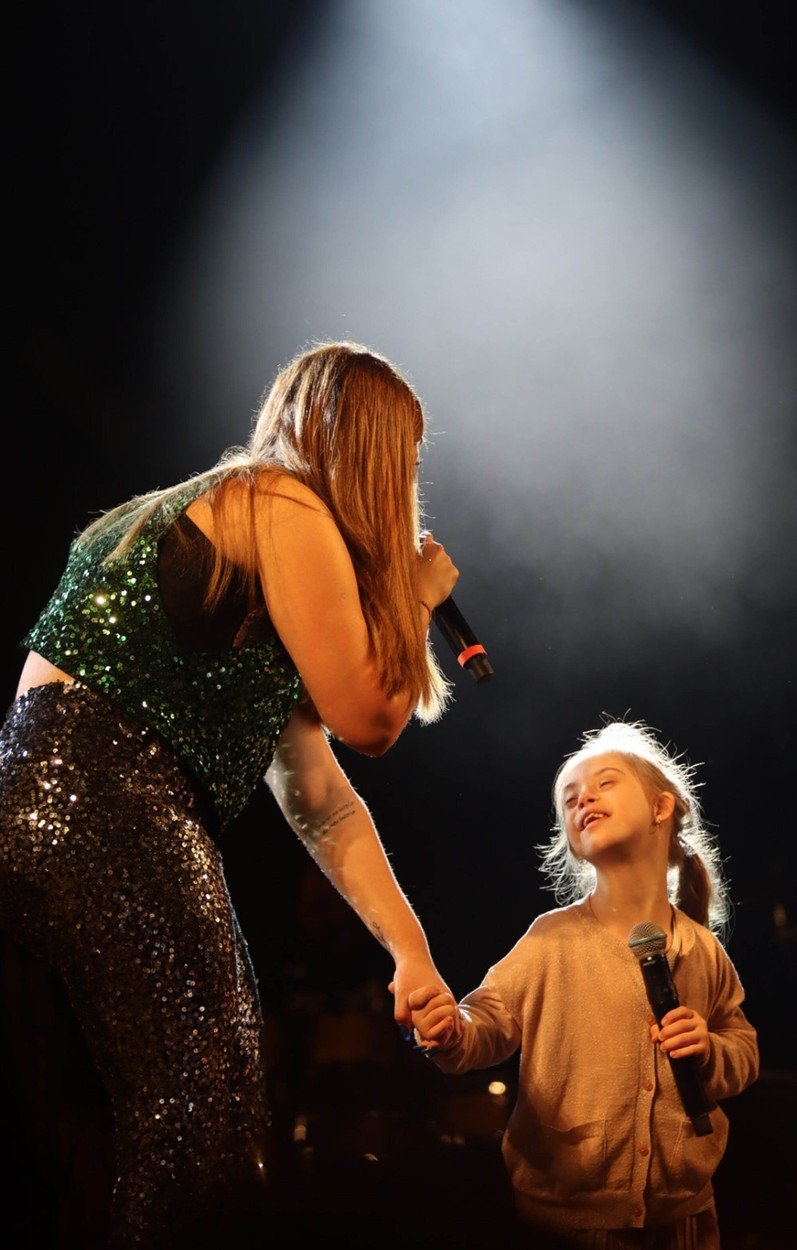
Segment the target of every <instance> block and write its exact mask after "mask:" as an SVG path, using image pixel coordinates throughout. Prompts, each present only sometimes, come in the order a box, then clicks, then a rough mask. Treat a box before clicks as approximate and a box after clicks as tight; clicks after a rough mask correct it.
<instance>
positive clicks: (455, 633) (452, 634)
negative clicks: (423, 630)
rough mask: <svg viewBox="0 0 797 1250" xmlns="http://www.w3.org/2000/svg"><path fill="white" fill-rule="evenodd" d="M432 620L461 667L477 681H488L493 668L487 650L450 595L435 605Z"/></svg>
mask: <svg viewBox="0 0 797 1250" xmlns="http://www.w3.org/2000/svg"><path fill="white" fill-rule="evenodd" d="M432 620H433V621H434V623H435V625H436V626H437V628H438V629H439V630H440V633H441V634H442V635H443V637H444V638H445V640H446V642H447V643H448V645H449V647H450V648H451V650H452V651H453V652H454V655H455V656H456V657H457V662H458V663H459V664H460V665H461V667H462V668H466V669H467V670H468V672H469V673H472V674H473V676H474V677H475V678H476V681H477V682H482V681H489V680H490V678H491V677H492V675H493V669H492V665H491V664H490V661H489V660H488V659H487V652H486V651H485V649H484V647H483V646H482V644H481V643H480V642H479V640H478V638H477V637H476V635H475V634H474V632H473V630H472V629H471V627H470V625H469V624H468V622H467V621H466V620H465V617H464V616H463V615H462V613H461V612H460V610H459V608H458V607H457V605H456V604H455V603H454V600H453V599H452V598H451V596H450V595H449V597H448V598H447V599H444V600H443V602H442V603H439V604H438V605H437V607H436V608H435V610H434V612H433V613H432Z"/></svg>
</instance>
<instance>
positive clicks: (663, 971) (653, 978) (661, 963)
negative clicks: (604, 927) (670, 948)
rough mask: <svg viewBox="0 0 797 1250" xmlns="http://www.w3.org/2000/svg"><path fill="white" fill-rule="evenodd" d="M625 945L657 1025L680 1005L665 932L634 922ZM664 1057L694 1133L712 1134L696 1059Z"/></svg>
mask: <svg viewBox="0 0 797 1250" xmlns="http://www.w3.org/2000/svg"><path fill="white" fill-rule="evenodd" d="M628 945H629V946H630V947H631V950H632V951H633V952H634V954H635V955H636V957H637V959H638V960H639V967H640V969H641V971H642V979H643V981H644V982H645V989H646V991H647V995H648V1002H649V1003H650V1009H651V1011H652V1012H653V1014H654V1016H655V1017H656V1023H657V1024H658V1025H661V1022H662V1020H663V1019H664V1017H665V1016H666V1015H667V1012H668V1011H672V1010H673V1009H674V1008H675V1007H680V1005H681V1003H680V999H679V998H678V991H677V989H676V988H675V982H674V981H673V979H672V973H671V972H670V965H669V964H668V963H667V957H666V955H665V954H664V948H665V946H666V945H667V934H666V933H665V932H664V930H663V929H660V928H659V926H658V925H657V924H651V923H650V921H645V922H644V923H643V924H635V925H634V927H633V929H632V930H631V932H630V933H629V935H628ZM667 1058H668V1059H669V1061H670V1067H671V1068H672V1074H673V1076H674V1078H675V1084H676V1086H677V1087H678V1093H679V1094H680V1097H681V1103H682V1105H683V1109H684V1111H685V1112H686V1114H687V1115H688V1116H689V1119H690V1120H691V1121H692V1125H693V1127H694V1130H695V1136H696V1137H705V1136H706V1134H707V1133H713V1132H714V1126H713V1124H712V1123H711V1120H710V1119H709V1114H708V1113H709V1111H711V1109H712V1106H713V1104H712V1103H710V1102H709V1101H708V1099H707V1098H706V1093H705V1090H704V1089H703V1085H702V1083H701V1080H700V1075H699V1073H698V1070H697V1064H698V1060H697V1058H696V1057H695V1056H694V1055H684V1056H683V1058H682V1059H673V1057H672V1055H668V1056H667Z"/></svg>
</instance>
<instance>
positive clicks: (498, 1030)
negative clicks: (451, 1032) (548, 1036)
mask: <svg viewBox="0 0 797 1250" xmlns="http://www.w3.org/2000/svg"><path fill="white" fill-rule="evenodd" d="M459 1014H460V1019H461V1021H462V1034H461V1036H460V1038H459V1040H458V1041H457V1042H455V1043H454V1045H453V1046H451V1047H450V1048H449V1049H447V1050H432V1051H429V1052H428V1054H429V1058H430V1059H432V1060H434V1062H435V1063H436V1064H437V1066H438V1067H439V1068H441V1069H442V1070H443V1072H456V1073H460V1072H470V1070H471V1069H472V1068H491V1067H492V1066H493V1065H494V1064H496V1063H503V1061H504V1060H505V1059H508V1058H509V1056H510V1055H513V1054H514V1053H515V1051H516V1050H517V1048H518V1046H519V1045H520V1029H519V1027H518V1025H517V1023H516V1022H515V1020H514V1018H513V1017H512V1016H511V1015H510V1013H509V1010H508V1008H507V1006H506V1004H505V1002H504V1000H503V997H502V996H501V994H500V992H499V990H498V989H497V987H496V986H495V985H494V984H490V978H489V976H488V978H486V979H485V982H484V984H483V985H480V986H479V988H478V989H477V990H473V991H472V992H471V993H470V994H466V996H465V997H464V998H463V1000H462V1002H461V1003H460V1004H459Z"/></svg>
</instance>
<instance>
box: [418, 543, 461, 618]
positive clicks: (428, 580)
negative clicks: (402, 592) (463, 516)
mask: <svg viewBox="0 0 797 1250" xmlns="http://www.w3.org/2000/svg"><path fill="white" fill-rule="evenodd" d="M458 577H459V569H457V568H456V567H455V566H454V564H453V562H452V560H451V557H450V556H449V555H448V553H447V552H446V550H445V548H444V547H443V546H441V544H440V543H436V542H435V540H434V537H433V535H432V534H424V535H423V545H422V547H421V550H420V551H419V553H418V563H417V566H416V570H415V593H416V597H417V598H418V600H419V602H423V603H426V604H428V606H429V610H430V611H433V610H434V609H435V608H436V607H437V606H438V605H439V604H441V603H442V602H443V600H444V599H447V598H448V596H449V595H450V594H451V591H452V590H453V589H454V586H455V585H456V583H457V579H458Z"/></svg>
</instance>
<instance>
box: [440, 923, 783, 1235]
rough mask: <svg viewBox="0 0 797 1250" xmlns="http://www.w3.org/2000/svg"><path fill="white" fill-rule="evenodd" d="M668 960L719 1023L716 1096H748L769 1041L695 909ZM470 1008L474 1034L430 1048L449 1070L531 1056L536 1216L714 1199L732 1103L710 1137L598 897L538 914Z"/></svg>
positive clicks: (600, 1215) (511, 1161)
mask: <svg viewBox="0 0 797 1250" xmlns="http://www.w3.org/2000/svg"><path fill="white" fill-rule="evenodd" d="M668 958H670V961H671V965H672V966H673V978H674V980H675V985H676V988H677V990H678V995H679V998H680V1001H681V1003H682V1004H683V1005H684V1006H687V1007H691V1008H693V1009H694V1010H695V1011H697V1012H699V1013H700V1015H701V1016H703V1017H704V1019H706V1021H707V1022H708V1026H709V1031H710V1035H711V1058H710V1060H709V1062H708V1064H707V1066H706V1067H705V1069H704V1070H703V1072H702V1077H703V1082H704V1085H705V1088H706V1092H707V1093H708V1095H709V1097H710V1098H711V1099H721V1098H727V1097H729V1096H730V1095H731V1094H738V1093H739V1092H740V1091H741V1090H743V1089H744V1088H745V1086H747V1085H749V1084H750V1083H751V1081H754V1080H755V1078H756V1076H757V1074H758V1048H757V1045H756V1034H755V1030H754V1029H753V1028H752V1027H751V1025H750V1024H749V1023H748V1021H747V1019H746V1018H745V1016H744V1014H743V1012H742V1009H741V1003H742V1001H743V999H744V992H743V990H742V987H741V984H740V982H739V978H738V976H737V975H736V971H735V969H734V967H733V964H732V963H731V961H730V959H729V958H728V956H727V955H726V953H725V951H724V950H723V948H722V946H721V945H720V944H719V942H718V941H717V940H716V938H715V937H714V936H713V934H712V933H710V932H709V930H708V929H705V928H704V927H703V926H702V925H699V924H696V923H695V922H694V921H692V920H690V919H689V917H688V916H686V915H684V913H683V912H681V911H676V913H675V928H674V941H673V945H672V950H671V952H670V954H669V956H668ZM460 1011H461V1015H462V1019H463V1023H464V1029H463V1035H462V1038H461V1040H460V1041H459V1042H458V1043H457V1044H456V1045H455V1046H454V1047H453V1048H452V1049H450V1050H445V1051H444V1050H438V1051H432V1052H430V1057H431V1058H432V1059H433V1060H434V1062H435V1063H436V1064H437V1065H438V1066H439V1067H440V1068H442V1069H443V1071H445V1072H467V1071H469V1070H470V1069H471V1068H485V1067H489V1066H490V1065H492V1064H495V1063H501V1062H502V1061H503V1060H505V1059H507V1058H508V1057H509V1056H510V1055H511V1054H513V1053H514V1052H515V1051H516V1050H517V1048H518V1046H521V1047H522V1049H521V1058H520V1077H519V1084H518V1097H517V1102H516V1105H515V1107H514V1110H513V1111H512V1114H511V1116H510V1119H509V1123H508V1126H507V1129H506V1132H505V1134H504V1141H503V1153H504V1160H505V1162H506V1166H507V1168H508V1171H509V1175H510V1178H511V1180H512V1184H513V1186H514V1189H515V1195H516V1201H517V1205H518V1209H519V1212H520V1214H521V1215H522V1216H523V1217H524V1218H526V1219H528V1220H530V1221H531V1222H533V1223H536V1224H539V1225H541V1226H543V1227H549V1228H553V1229H557V1228H558V1229H565V1228H624V1227H625V1228H629V1227H634V1228H639V1227H641V1226H642V1225H655V1224H668V1223H671V1222H674V1221H675V1220H679V1219H681V1218H683V1217H684V1216H686V1215H693V1214H697V1212H699V1211H702V1210H704V1209H705V1208H706V1207H709V1206H710V1205H711V1204H712V1202H713V1191H712V1186H711V1176H712V1174H713V1172H714V1170H715V1168H716V1166H717V1164H718V1163H719V1161H720V1159H721V1157H722V1155H723V1152H724V1150H725V1144H726V1141H727V1136H728V1121H727V1117H726V1116H725V1114H724V1113H723V1112H722V1111H721V1110H720V1109H719V1108H717V1109H716V1110H714V1111H713V1112H712V1113H711V1119H712V1123H713V1125H714V1132H713V1133H712V1134H710V1135H708V1136H706V1137H695V1135H694V1130H693V1128H692V1125H691V1122H690V1120H689V1119H688V1118H687V1116H686V1115H685V1113H684V1111H683V1109H682V1107H681V1104H680V1100H679V1097H678V1091H677V1089H676V1086H675V1082H674V1080H673V1076H672V1072H671V1070H670V1061H669V1060H668V1059H667V1057H666V1056H665V1055H663V1054H662V1053H661V1052H660V1051H659V1048H658V1047H657V1046H655V1045H654V1044H653V1043H651V1041H650V1033H649V1027H648V1023H647V1021H648V1016H649V1015H650V1008H649V1006H648V1001H647V998H646V996H645V988H644V984H643V981H642V975H641V973H640V970H639V966H638V964H637V960H636V957H635V956H634V954H633V952H632V951H631V950H629V948H628V946H627V945H626V944H625V943H624V942H623V941H622V939H620V938H618V937H616V936H615V935H614V934H612V933H611V932H609V930H608V929H606V928H604V927H603V926H602V925H601V924H599V923H598V921H597V920H595V918H594V916H593V915H592V914H591V912H590V911H589V909H588V908H587V906H586V905H585V904H584V903H583V902H582V903H576V904H574V905H573V906H571V907H564V908H560V909H559V910H557V911H552V912H548V913H546V914H545V915H543V916H540V917H539V918H538V919H537V920H535V922H534V924H533V925H532V926H531V928H530V929H529V930H528V932H527V933H526V934H525V936H524V937H522V938H521V939H520V941H519V942H518V943H517V945H516V946H515V947H514V948H513V949H512V950H511V951H510V952H509V954H508V955H506V956H505V957H504V958H503V959H502V960H501V961H500V962H499V963H497V964H495V966H494V967H492V968H490V970H489V972H488V973H487V976H486V977H485V979H484V981H483V983H482V985H481V987H480V988H479V989H477V990H474V991H473V992H472V993H471V994H468V995H467V997H466V998H464V999H463V1000H462V1003H461V1004H460ZM675 1062H677V1060H676V1061H675Z"/></svg>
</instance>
